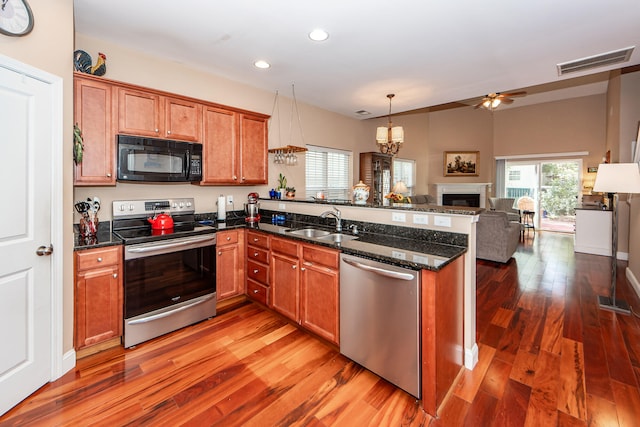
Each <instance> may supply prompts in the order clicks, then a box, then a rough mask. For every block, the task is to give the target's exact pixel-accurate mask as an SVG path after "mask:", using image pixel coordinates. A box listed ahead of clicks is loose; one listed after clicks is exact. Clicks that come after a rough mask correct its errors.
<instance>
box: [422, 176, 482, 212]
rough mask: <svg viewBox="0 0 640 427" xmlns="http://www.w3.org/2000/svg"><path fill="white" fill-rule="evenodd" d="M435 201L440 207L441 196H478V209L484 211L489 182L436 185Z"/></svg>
mask: <svg viewBox="0 0 640 427" xmlns="http://www.w3.org/2000/svg"><path fill="white" fill-rule="evenodd" d="M434 185H435V186H436V199H437V201H438V204H439V205H442V195H443V194H479V195H480V207H481V208H485V209H486V201H487V190H488V191H489V192H491V185H492V184H491V183H490V182H467V183H449V182H447V183H437V184H434Z"/></svg>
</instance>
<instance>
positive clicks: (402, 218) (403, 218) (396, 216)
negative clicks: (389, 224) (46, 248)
mask: <svg viewBox="0 0 640 427" xmlns="http://www.w3.org/2000/svg"><path fill="white" fill-rule="evenodd" d="M391 221H393V222H407V215H406V214H403V213H400V212H393V213H392V214H391Z"/></svg>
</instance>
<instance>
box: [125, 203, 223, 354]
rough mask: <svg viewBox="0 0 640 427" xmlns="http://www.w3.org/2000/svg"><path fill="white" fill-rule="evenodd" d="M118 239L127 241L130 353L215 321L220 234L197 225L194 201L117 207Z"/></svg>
mask: <svg viewBox="0 0 640 427" xmlns="http://www.w3.org/2000/svg"><path fill="white" fill-rule="evenodd" d="M160 214H165V215H160ZM166 215H170V216H171V218H168V217H167V216H166ZM155 216H161V217H162V219H163V223H162V227H163V228H162V229H157V228H156V227H155V226H156V224H155V223H154V227H153V228H152V226H151V223H150V222H149V221H148V219H149V218H153V217H155ZM167 219H169V221H170V222H171V223H173V224H171V223H169V222H168V221H166V220H167ZM171 225H172V226H171ZM170 226H171V227H170ZM113 233H114V234H116V235H117V236H118V237H120V238H121V239H122V240H123V241H124V251H123V252H124V346H125V347H131V346H133V345H136V344H138V343H141V342H143V341H146V340H149V339H151V338H155V337H158V336H160V335H163V334H166V333H168V332H171V331H175V330H176V329H179V328H182V327H184V326H187V325H191V324H193V323H196V322H199V321H201V320H204V319H207V318H210V317H213V316H215V314H216V256H215V249H216V248H215V245H216V235H215V229H214V228H213V227H209V226H201V225H198V224H197V223H196V221H195V206H194V200H193V199H192V198H183V199H161V200H157V199H156V200H120V201H114V202H113Z"/></svg>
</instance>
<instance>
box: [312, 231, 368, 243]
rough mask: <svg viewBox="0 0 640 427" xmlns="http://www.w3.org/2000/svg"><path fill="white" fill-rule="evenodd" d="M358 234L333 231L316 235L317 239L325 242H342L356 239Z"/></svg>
mask: <svg viewBox="0 0 640 427" xmlns="http://www.w3.org/2000/svg"><path fill="white" fill-rule="evenodd" d="M357 238H358V236H353V235H351V234H340V233H332V234H328V235H326V236H322V237H316V240H321V241H323V242H333V243H342V242H348V241H349V240H355V239H357Z"/></svg>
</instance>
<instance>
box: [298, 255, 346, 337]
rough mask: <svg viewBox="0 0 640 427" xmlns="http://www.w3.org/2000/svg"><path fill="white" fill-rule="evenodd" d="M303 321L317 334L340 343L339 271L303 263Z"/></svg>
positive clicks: (301, 314)
mask: <svg viewBox="0 0 640 427" xmlns="http://www.w3.org/2000/svg"><path fill="white" fill-rule="evenodd" d="M300 270H301V276H302V279H301V285H300V289H301V292H300V297H301V304H300V323H301V325H302V326H304V327H305V328H307V329H309V330H310V331H312V332H314V333H315V334H317V335H318V336H321V337H322V338H324V339H326V340H327V341H330V342H332V343H334V344H336V345H337V344H339V343H340V340H339V330H340V328H339V323H338V317H339V313H340V310H339V306H338V304H339V301H340V299H339V289H340V288H339V276H338V271H337V270H333V269H330V268H327V267H323V266H315V265H313V264H310V263H302V265H301V267H300Z"/></svg>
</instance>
